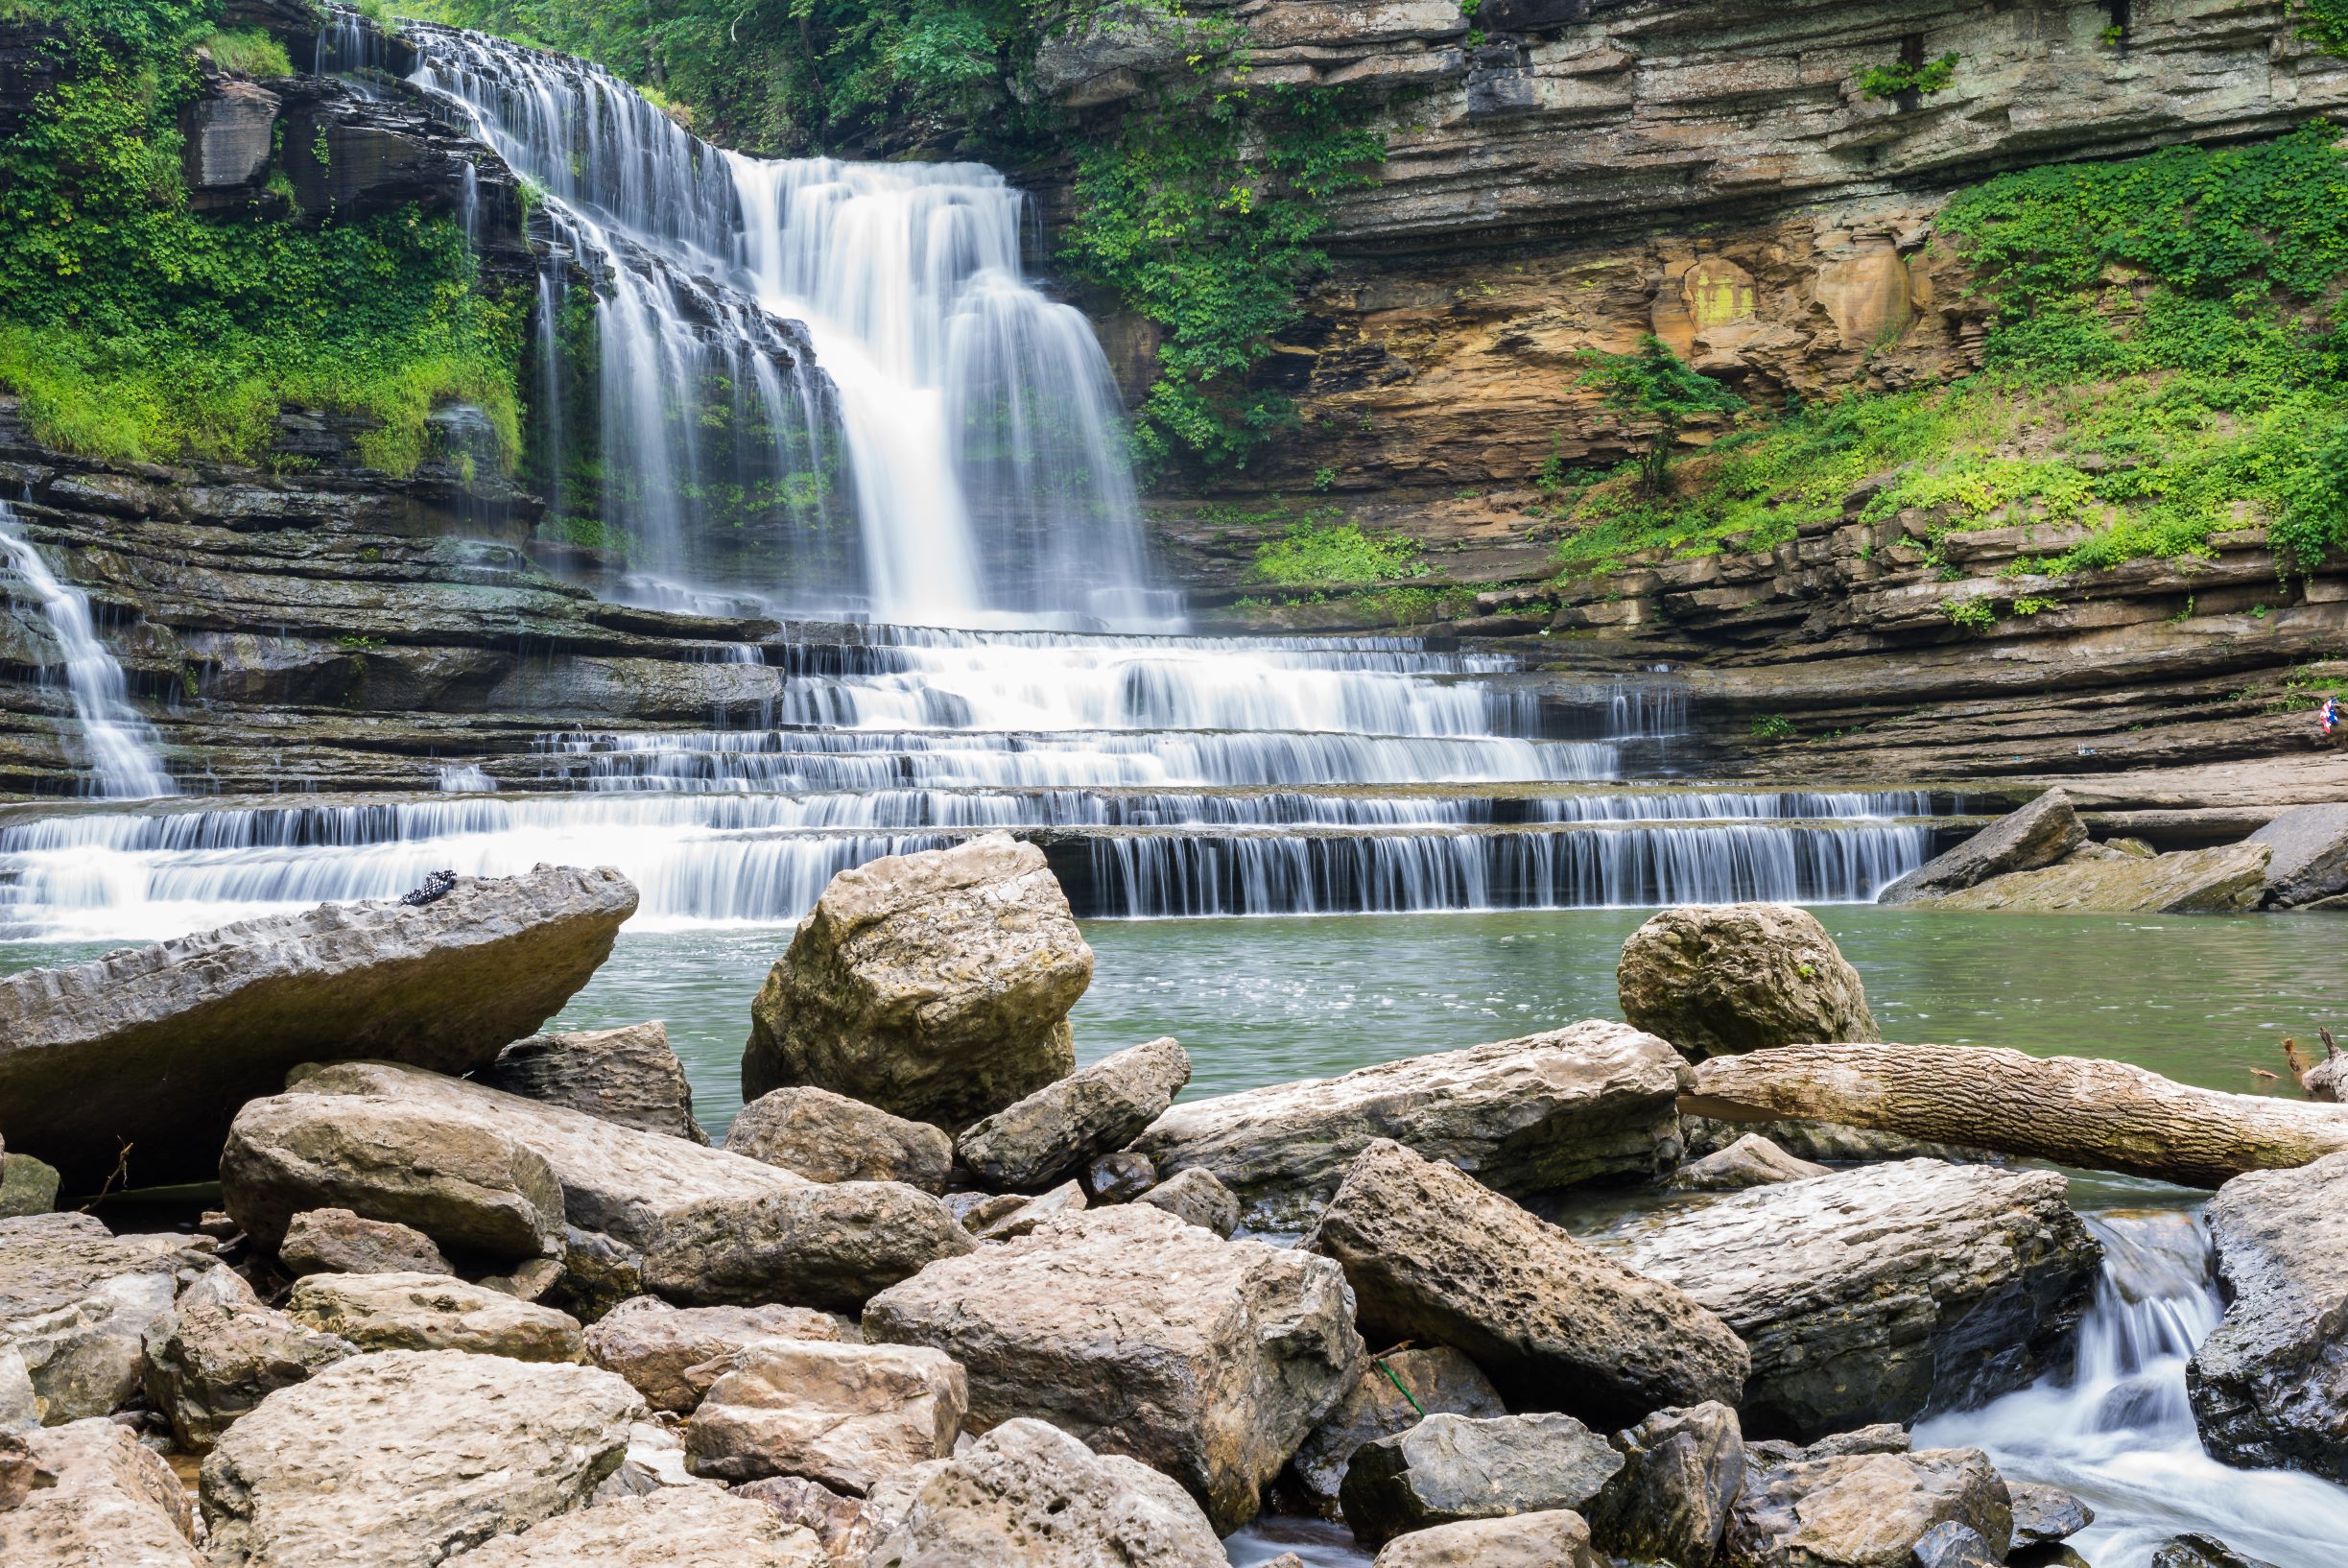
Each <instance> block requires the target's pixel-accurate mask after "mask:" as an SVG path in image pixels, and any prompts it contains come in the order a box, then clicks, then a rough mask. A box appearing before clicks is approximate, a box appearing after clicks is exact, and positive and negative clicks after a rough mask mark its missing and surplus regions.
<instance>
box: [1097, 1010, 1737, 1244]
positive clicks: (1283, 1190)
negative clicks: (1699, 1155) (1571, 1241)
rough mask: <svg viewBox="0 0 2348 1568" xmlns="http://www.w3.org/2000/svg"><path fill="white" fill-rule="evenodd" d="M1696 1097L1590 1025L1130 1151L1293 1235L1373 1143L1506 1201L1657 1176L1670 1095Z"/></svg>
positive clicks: (1304, 1096)
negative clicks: (1401, 1150)
mask: <svg viewBox="0 0 2348 1568" xmlns="http://www.w3.org/2000/svg"><path fill="white" fill-rule="evenodd" d="M1695 1087H1696V1074H1695V1072H1694V1070H1693V1069H1691V1068H1690V1067H1689V1066H1688V1064H1687V1062H1686V1061H1685V1060H1683V1059H1682V1058H1681V1057H1680V1055H1679V1053H1678V1052H1676V1051H1674V1050H1672V1048H1671V1046H1670V1045H1668V1044H1666V1043H1665V1042H1664V1041H1662V1040H1660V1039H1658V1038H1656V1037H1655V1036H1654V1035H1652V1034H1648V1033H1644V1032H1643V1031H1640V1030H1636V1029H1632V1028H1629V1027H1627V1026H1626V1025H1623V1024H1618V1023H1611V1022H1607V1021H1605V1020H1602V1019H1591V1020H1588V1021H1587V1022H1584V1023H1578V1024H1574V1025H1572V1026H1570V1027H1568V1028H1565V1029H1557V1030H1551V1031H1550V1032H1549V1033H1544V1034H1529V1035H1527V1036H1525V1037H1524V1038H1523V1039H1518V1040H1502V1041H1499V1042H1497V1043H1495V1044H1491V1045H1479V1046H1473V1047H1470V1048H1469V1049H1467V1050H1464V1051H1442V1052H1437V1053H1435V1054H1434V1055H1432V1056H1425V1057H1407V1058H1405V1059H1403V1060H1401V1061H1388V1062H1382V1063H1380V1064H1379V1065H1377V1066H1374V1067H1364V1068H1362V1069H1360V1070H1359V1071H1356V1072H1351V1073H1347V1074H1345V1075H1344V1076H1343V1077H1341V1078H1327V1079H1306V1080H1303V1081H1298V1082H1294V1083H1275V1084H1271V1085H1269V1086H1268V1087H1266V1088H1261V1089H1249V1090H1246V1091H1245V1092H1244V1093H1241V1094H1227V1095H1222V1096H1220V1097H1218V1098H1216V1099H1212V1100H1195V1101H1191V1102H1189V1103H1187V1104H1183V1105H1176V1106H1174V1108H1173V1109H1172V1110H1170V1111H1168V1112H1167V1113H1166V1114H1165V1115H1163V1116H1161V1117H1159V1118H1158V1119H1157V1120H1156V1121H1154V1122H1152V1123H1150V1128H1149V1130H1147V1131H1145V1132H1144V1133H1143V1134H1142V1135H1141V1136H1140V1137H1139V1138H1138V1139H1136V1140H1135V1141H1134V1144H1133V1147H1134V1148H1135V1149H1136V1150H1137V1151H1139V1152H1142V1153H1144V1154H1147V1155H1149V1156H1150V1159H1151V1160H1152V1161H1154V1162H1155V1163H1156V1165H1157V1168H1158V1171H1159V1172H1160V1174H1161V1175H1164V1176H1174V1175H1175V1174H1177V1173H1179V1172H1182V1171H1185V1170H1193V1169H1198V1168H1204V1169H1205V1170H1208V1171H1211V1172H1213V1173H1214V1174H1215V1176H1217V1177H1219V1178H1220V1179H1221V1181H1222V1183H1223V1185H1225V1186H1227V1187H1229V1188H1230V1189H1231V1191H1232V1192H1233V1193H1234V1194H1235V1195H1237V1197H1238V1198H1239V1200H1240V1202H1241V1204H1242V1206H1243V1210H1244V1213H1245V1218H1246V1220H1247V1223H1248V1224H1252V1225H1254V1226H1256V1227H1257V1228H1259V1229H1263V1230H1281V1229H1302V1228H1304V1227H1306V1226H1308V1225H1310V1224H1312V1223H1313V1221H1314V1219H1315V1217H1316V1215H1318V1213H1319V1212H1320V1208H1321V1205H1323V1204H1324V1203H1326V1202H1327V1201H1328V1200H1329V1195H1330V1194H1331V1193H1333V1192H1335V1191H1336V1190H1337V1185H1338V1183H1339V1182H1340V1181H1341V1180H1343V1179H1344V1177H1345V1171H1346V1168H1347V1166H1349V1165H1350V1164H1351V1163H1352V1162H1353V1159H1354V1156H1356V1155H1357V1154H1359V1153H1361V1152H1362V1151H1363V1150H1364V1149H1366V1148H1368V1147H1369V1146H1370V1144H1372V1143H1374V1142H1376V1141H1377V1140H1378V1139H1381V1138H1391V1139H1393V1140H1394V1141H1395V1142H1397V1143H1400V1144H1402V1145H1404V1146H1405V1147H1407V1148H1409V1149H1412V1150H1415V1151H1416V1152H1419V1153H1421V1154H1424V1155H1426V1156H1427V1157H1428V1158H1430V1159H1439V1160H1444V1161H1447V1162H1449V1163H1450V1164H1453V1165H1456V1166H1458V1167H1459V1169H1461V1170H1463V1171H1465V1172H1467V1173H1468V1174H1469V1175H1471V1176H1475V1177H1476V1178H1477V1179H1478V1180H1479V1181H1482V1183H1483V1184H1484V1185H1485V1186H1487V1187H1491V1188H1493V1189H1494V1190H1496V1191H1499V1192H1504V1193H1506V1194H1508V1195H1509V1196H1511V1197H1515V1198H1528V1197H1534V1196H1537V1195H1540V1194H1543V1193H1550V1192H1554V1191H1556V1190H1558V1189H1559V1188H1563V1187H1570V1186H1572V1185H1574V1184H1575V1183H1577V1182H1582V1181H1594V1180H1601V1179H1603V1178H1606V1177H1612V1176H1655V1175H1658V1174H1660V1173H1661V1172H1663V1171H1665V1170H1668V1169H1670V1168H1671V1166H1672V1164H1673V1163H1674V1162H1676V1161H1677V1160H1678V1158H1679V1153H1680V1143H1679V1111H1678V1105H1679V1096H1680V1095H1681V1094H1682V1093H1683V1092H1686V1091H1689V1090H1693V1089H1694V1088H1695Z"/></svg>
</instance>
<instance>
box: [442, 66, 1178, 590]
mask: <svg viewBox="0 0 2348 1568" xmlns="http://www.w3.org/2000/svg"><path fill="white" fill-rule="evenodd" d="M406 37H407V39H408V41H409V42H410V43H412V44H413V45H414V46H415V48H416V49H417V51H418V54H419V58H420V61H421V63H420V64H419V66H418V69H417V72H416V75H415V82H416V83H418V84H419V85H421V86H423V87H425V88H427V89H429V90H431V91H433V92H435V93H437V94H439V95H440V96H441V97H442V98H444V99H446V100H448V101H451V102H453V103H454V104H456V105H458V106H460V107H461V108H462V111H463V112H464V113H465V114H467V115H468V116H469V117H470V119H471V121H472V123H473V125H474V127H475V130H476V131H477V133H478V134H480V135H481V137H482V138H483V139H484V140H485V141H486V142H488V143H489V144H490V145H491V146H492V147H494V148H495V149H496V150H497V152H498V153H499V154H500V155H502V156H503V157H504V158H505V159H506V161H507V162H508V163H510V165H511V166H512V167H513V168H514V169H515V170H516V171H517V172H518V173H520V174H522V175H523V176H525V177H526V178H529V179H531V180H532V181H534V183H535V184H536V185H538V186H539V187H540V188H542V189H543V191H544V192H545V193H546V200H547V205H548V208H549V212H550V216H551V218H552V220H553V231H554V235H555V246H554V255H553V256H552V257H551V258H550V262H549V277H548V279H547V280H546V281H545V282H543V283H542V285H541V291H540V298H541V316H542V318H543V319H551V312H552V309H553V308H554V307H555V306H556V305H557V304H558V302H559V298H560V295H561V291H562V289H563V287H564V284H563V282H562V276H563V275H564V274H567V273H572V272H574V271H575V272H577V273H583V274H584V275H585V276H586V277H587V278H588V279H590V280H591V283H592V286H593V287H594V288H595V290H596V293H597V296H598V299H599V308H598V310H597V312H596V324H597V335H598V342H599V361H598V368H597V377H596V387H597V401H598V404H599V409H598V421H599V431H600V444H599V454H598V455H599V458H600V463H599V464H598V466H599V469H600V473H601V476H602V486H603V494H602V497H601V501H602V507H601V511H602V514H603V517H604V519H605V521H606V522H607V523H610V524H612V525H614V526H616V527H618V528H620V529H621V530H623V531H624V532H626V533H627V534H628V535H629V536H630V538H631V540H632V542H633V545H634V551H633V554H634V558H635V559H636V561H637V563H638V564H639V565H640V566H641V567H642V568H643V569H644V570H645V572H646V573H647V574H648V576H649V578H650V580H651V581H650V582H647V583H645V584H643V585H641V586H640V587H639V589H638V591H639V592H641V593H647V594H649V595H650V596H652V597H653V598H655V599H658V598H660V597H662V596H663V595H664V594H665V595H667V596H669V597H670V601H671V602H675V603H688V604H689V603H691V602H692V596H693V595H694V594H696V593H707V592H711V591H721V592H728V593H739V592H742V591H744V590H749V591H752V592H755V593H758V594H760V595H762V596H764V597H765V598H766V599H767V600H768V602H769V603H771V604H773V605H776V606H783V607H786V608H790V607H797V608H805V609H815V610H820V611H822V612H824V613H829V614H839V613H842V612H845V611H862V612H866V613H869V614H871V615H873V616H875V617H877V618H879V619H883V620H888V621H895V622H918V623H922V624H927V625H933V626H960V627H966V628H967V627H982V626H1008V625H1030V626H1032V625H1035V624H1038V623H1058V624H1062V625H1067V626H1081V627H1119V628H1126V629H1149V628H1152V627H1160V626H1165V625H1168V624H1171V622H1172V621H1173V619H1174V611H1173V604H1174V602H1173V600H1172V598H1171V597H1170V596H1168V595H1166V594H1164V593H1162V592H1159V591H1155V590H1152V589H1151V588H1150V586H1149V585H1148V576H1147V568H1146V562H1145V560H1144V551H1143V548H1142V542H1141V527H1140V508H1139V505H1138V503H1137V501H1136V498H1135V496H1134V492H1133V485H1132V479H1131V475H1130V472H1129V470H1128V466H1127V460H1126V456H1125V448H1124V432H1123V429H1122V425H1121V421H1120V418H1119V415H1118V402H1117V397H1116V392H1115V389H1114V386H1113V384H1112V382H1111V379H1110V376H1109V369H1108V363H1107V360H1106V358H1105V357H1104V356H1103V353H1102V351H1101V348H1100V345H1099V344H1098V343H1097V342H1096V341H1095V339H1094V338H1093V335H1092V331H1091V328H1090V326H1089V325H1088V324H1087V323H1086V322H1085V321H1084V319H1083V317H1082V316H1081V315H1080V314H1079V313H1078V312H1077V311H1076V310H1074V309H1073V308H1071V307H1069V306H1067V305H1064V304H1059V303H1055V302H1054V301H1052V300H1050V299H1047V298H1046V297H1043V296H1042V295H1041V294H1039V293H1037V292H1036V291H1035V290H1034V289H1033V288H1032V286H1030V285H1029V283H1028V282H1027V281H1026V280H1025V278H1024V277H1023V276H1022V273H1021V264H1020V253H1019V251H1020V246H1019V239H1020V232H1021V218H1022V213H1023V210H1024V205H1025V199H1024V198H1023V197H1022V196H1021V195H1020V194H1019V193H1018V192H1017V191H1016V190H1014V189H1012V188H1011V187H1010V185H1009V184H1008V182H1007V181H1006V180H1005V179H1004V178H1003V177H1002V176H1001V175H1000V174H998V173H996V172H995V171H994V170H992V169H988V168H985V167H984V166H982V165H978V164H849V163H842V162H838V161H835V160H832V159H827V158H812V159H785V160H775V159H760V158H750V157H745V156H743V155H741V154H733V153H723V152H720V151H719V150H718V149H715V148H712V147H709V146H708V145H706V144H704V143H702V142H700V141H699V140H697V139H696V138H694V137H693V136H692V135H690V134H688V133H687V132H686V131H683V130H682V129H681V128H680V127H678V126H677V125H676V123H675V122H673V121H672V120H670V119H669V118H668V117H667V116H666V115H664V114H662V113H660V112H659V111H658V110H657V109H656V108H654V107H652V104H650V103H649V102H648V101H646V100H645V99H644V98H643V97H642V96H641V95H639V94H638V93H636V92H635V91H633V90H632V89H630V88H629V87H628V86H626V85H625V84H624V83H621V82H620V81H619V80H618V79H616V78H614V77H613V76H611V75H610V74H609V73H608V72H606V71H605V70H603V69H602V68H600V67H597V66H593V65H589V64H587V63H585V62H583V61H581V60H577V59H570V58H568V57H564V56H559V55H552V54H546V53H543V52H540V51H536V50H531V49H525V48H523V47H521V46H519V45H515V44H510V43H507V42H505V41H503V40H500V39H495V38H490V37H487V36H483V35H480V34H473V33H464V32H460V31H457V30H455V29H450V28H442V27H433V26H427V25H423V24H414V25H412V26H411V28H410V30H409V32H408V33H407V34H406ZM546 331H547V329H546V328H545V327H544V326H543V325H542V327H541V332H542V337H541V344H540V346H541V351H542V353H544V352H546V351H549V350H550V349H551V350H553V351H555V352H559V346H558V344H556V343H555V342H554V341H553V339H552V337H551V336H548V335H545V334H546ZM563 429H564V425H563V422H562V421H561V420H560V419H551V420H547V421H543V422H542V424H541V438H542V440H551V441H552V442H553V443H554V444H555V445H556V446H557V447H559V446H560V443H561V438H562V432H563ZM567 457H568V454H566V453H563V452H561V451H559V450H557V451H556V452H554V453H553V454H551V455H550V463H549V466H550V467H551V468H552V469H553V470H554V472H555V473H556V474H557V475H564V474H565V471H566V463H567ZM563 499H564V504H565V505H569V504H571V500H572V498H570V497H564V498H563ZM851 519H852V520H853V529H852V534H851V529H850V526H849V525H850V520H851Z"/></svg>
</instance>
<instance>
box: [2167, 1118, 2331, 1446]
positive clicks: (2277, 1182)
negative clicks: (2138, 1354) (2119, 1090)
mask: <svg viewBox="0 0 2348 1568" xmlns="http://www.w3.org/2000/svg"><path fill="white" fill-rule="evenodd" d="M2343 1203H2348V1154H2333V1155H2330V1156H2328V1157H2326V1158H2323V1159H2319V1160H2317V1161H2316V1162H2315V1163H2314V1164H2312V1165H2310V1166H2307V1167H2306V1168H2305V1169H2302V1170H2297V1171H2258V1172H2253V1173H2251V1174H2250V1175H2247V1176H2236V1177H2235V1178H2234V1179H2233V1180H2231V1181H2229V1182H2227V1183H2226V1184H2225V1185H2224V1186H2222V1187H2220V1188H2218V1196H2217V1197H2216V1198H2214V1199H2212V1200H2210V1205H2209V1208H2208V1210H2207V1211H2206V1215H2207V1221H2208V1224H2209V1231H2210V1241H2211V1244H2212V1247H2214V1249H2215V1251H2216V1254H2217V1268H2218V1281H2219V1283H2220V1284H2221V1285H2222V1286H2223V1288H2224V1290H2225V1292H2226V1294H2227V1295H2228V1297H2229V1298H2230V1304H2229V1305H2228V1307H2227V1309H2226V1315H2225V1317H2224V1319H2222V1320H2221V1321H2220V1322H2219V1323H2218V1327H2217V1328H2216V1330H2214V1331H2213V1332H2212V1333H2211V1334H2210V1336H2209V1337H2208V1338H2207V1339H2205V1340H2203V1341H2202V1342H2201V1344H2200V1346H2199V1347H2198V1348H2197V1349H2196V1350H2195V1351H2194V1359H2193V1360H2192V1362H2191V1363H2189V1364H2188V1366H2187V1367H2186V1387H2187V1390H2188V1392H2189V1394H2190V1396H2191V1398H2192V1401H2193V1407H2194V1425H2195V1426H2197V1427H2198V1428H2199V1429H2200V1432H2201V1440H2202V1442H2203V1444H2204V1445H2206V1446H2207V1447H2208V1449H2209V1451H2210V1452H2211V1454H2213V1455H2214V1456H2216V1457H2217V1458H2218V1459H2219V1460H2221V1461H2224V1462H2225V1463H2228V1464H2236V1465H2241V1466H2243V1467H2245V1468H2268V1467H2274V1466H2281V1467H2284V1468H2288V1469H2295V1470H2308V1471H2312V1472H2313V1473H2314V1474H2316V1475H2320V1476H2325V1477H2328V1478H2330V1479H2331V1480H2334V1481H2340V1482H2348V1247H2343V1243H2344V1242H2348V1209H2344V1208H2343V1206H2342V1205H2343Z"/></svg>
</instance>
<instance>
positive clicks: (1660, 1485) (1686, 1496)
mask: <svg viewBox="0 0 2348 1568" xmlns="http://www.w3.org/2000/svg"><path fill="white" fill-rule="evenodd" d="M1609 1440H1610V1441H1611V1442H1612V1443H1613V1445H1614V1448H1615V1451H1616V1452H1617V1453H1619V1454H1621V1455H1622V1456H1623V1467H1622V1469H1620V1470H1618V1471H1616V1472H1615V1473H1614V1476H1613V1478H1612V1479H1611V1480H1609V1481H1608V1482H1607V1483H1606V1485H1605V1487H1604V1488H1603V1489H1602V1490H1601V1492H1600V1494H1599V1496H1598V1497H1597V1499H1596V1500H1595V1501H1594V1502H1593V1503H1592V1504H1591V1505H1590V1507H1589V1508H1588V1509H1586V1510H1585V1512H1586V1513H1587V1516H1588V1518H1589V1522H1590V1532H1591V1535H1592V1538H1593V1539H1595V1540H1596V1541H1597V1542H1598V1544H1599V1545H1600V1546H1601V1548H1603V1549H1604V1550H1605V1551H1606V1552H1607V1553H1608V1554H1610V1555H1612V1556H1618V1557H1625V1558H1628V1559H1630V1560H1631V1561H1634V1562H1704V1563H1708V1562H1711V1561H1712V1560H1713V1559H1714V1558H1715V1557H1716V1556H1719V1550H1720V1541H1721V1539H1722V1537H1723V1535H1724V1534H1725V1533H1726V1532H1727V1530H1728V1516H1729V1512H1730V1510H1731V1509H1734V1508H1735V1507H1736V1504H1737V1496H1738V1493H1739V1492H1741V1491H1742V1490H1743V1486H1744V1434H1743V1428H1742V1427H1741V1426H1740V1425H1739V1424H1738V1421H1737V1413H1736V1412H1735V1411H1734V1410H1731V1409H1730V1408H1729V1407H1728V1406H1726V1405H1721V1404H1703V1405H1692V1406H1690V1407H1688V1408H1687V1409H1685V1410H1662V1411H1657V1412H1656V1413H1655V1414H1652V1415H1650V1416H1648V1418H1647V1419H1646V1420H1644V1421H1641V1422H1640V1423H1639V1424H1638V1425H1636V1426H1634V1427H1630V1428H1628V1429H1626V1430H1625V1431H1622V1432H1618V1433H1616V1434H1615V1435H1614V1436H1613V1437H1612V1438H1611V1439H1609Z"/></svg>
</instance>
